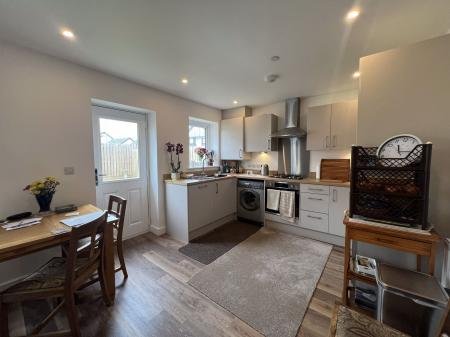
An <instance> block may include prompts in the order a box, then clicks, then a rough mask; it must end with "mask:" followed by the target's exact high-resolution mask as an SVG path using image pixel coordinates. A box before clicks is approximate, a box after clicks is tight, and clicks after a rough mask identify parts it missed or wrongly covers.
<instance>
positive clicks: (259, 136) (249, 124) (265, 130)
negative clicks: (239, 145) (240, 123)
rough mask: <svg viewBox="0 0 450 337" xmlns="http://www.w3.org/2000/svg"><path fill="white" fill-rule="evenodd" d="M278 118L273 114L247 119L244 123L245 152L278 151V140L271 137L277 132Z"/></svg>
mask: <svg viewBox="0 0 450 337" xmlns="http://www.w3.org/2000/svg"><path fill="white" fill-rule="evenodd" d="M277 120H278V117H277V116H275V115H273V114H265V115H258V116H252V117H246V118H245V121H244V125H245V128H244V139H245V152H268V151H277V150H278V140H277V139H276V138H273V139H272V138H271V137H270V135H271V134H272V133H274V132H276V131H277V128H278V122H277Z"/></svg>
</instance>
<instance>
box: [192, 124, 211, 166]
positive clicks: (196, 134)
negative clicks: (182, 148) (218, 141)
mask: <svg viewBox="0 0 450 337" xmlns="http://www.w3.org/2000/svg"><path fill="white" fill-rule="evenodd" d="M209 140H210V124H209V123H207V122H203V121H200V120H197V119H194V118H189V167H190V168H196V167H202V161H201V159H200V158H199V157H198V156H197V154H196V153H195V149H196V148H197V147H204V148H206V149H208V151H210V150H211V149H210V141H209ZM205 164H206V163H205Z"/></svg>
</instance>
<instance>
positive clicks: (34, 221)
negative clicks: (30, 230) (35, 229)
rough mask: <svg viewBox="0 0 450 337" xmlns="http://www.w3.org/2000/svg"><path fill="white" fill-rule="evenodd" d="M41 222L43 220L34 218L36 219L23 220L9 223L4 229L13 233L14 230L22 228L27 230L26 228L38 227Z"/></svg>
mask: <svg viewBox="0 0 450 337" xmlns="http://www.w3.org/2000/svg"><path fill="white" fill-rule="evenodd" d="M41 220H42V218H39V217H34V218H28V219H23V220H20V221H14V222H8V223H6V224H5V225H3V226H2V228H3V229H5V230H7V231H11V230H14V229H20V228H25V227H30V226H33V225H36V224H38V223H41Z"/></svg>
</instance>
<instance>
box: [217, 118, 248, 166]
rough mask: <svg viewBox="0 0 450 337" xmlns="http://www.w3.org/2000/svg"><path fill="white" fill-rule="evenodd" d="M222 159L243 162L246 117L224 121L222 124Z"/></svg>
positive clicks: (244, 156) (246, 156)
mask: <svg viewBox="0 0 450 337" xmlns="http://www.w3.org/2000/svg"><path fill="white" fill-rule="evenodd" d="M220 158H221V159H222V160H243V159H247V158H248V155H246V154H245V153H244V117H237V118H230V119H223V120H222V121H221V122H220Z"/></svg>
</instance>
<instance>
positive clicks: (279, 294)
mask: <svg viewBox="0 0 450 337" xmlns="http://www.w3.org/2000/svg"><path fill="white" fill-rule="evenodd" d="M331 249H332V246H331V245H328V244H325V243H321V242H318V241H313V240H310V239H306V238H302V237H298V236H294V235H290V234H284V233H279V232H275V231H271V230H267V229H262V230H260V231H258V232H257V233H256V234H254V235H252V236H251V237H249V238H248V239H247V240H245V241H243V242H241V243H240V244H239V245H237V246H236V247H234V248H233V249H232V250H230V251H229V252H227V253H226V254H224V255H222V256H221V257H220V258H218V259H217V260H216V261H214V262H213V263H211V264H210V265H208V266H206V267H205V268H203V269H202V270H201V271H200V272H199V273H197V274H196V275H194V276H193V277H192V278H191V279H190V281H189V284H190V285H192V286H193V287H194V288H196V289H197V290H199V291H200V292H202V293H203V294H205V295H206V296H207V297H209V298H210V299H211V300H213V301H214V302H216V303H217V304H219V305H220V306H222V307H223V308H225V309H227V310H229V311H230V312H231V313H233V314H234V315H235V316H237V317H239V318H240V319H241V320H243V321H244V322H246V323H247V324H249V325H250V326H252V327H253V328H254V329H256V330H257V331H259V332H260V333H262V334H263V335H265V336H267V337H295V336H296V334H297V331H298V329H299V327H300V325H301V323H302V321H303V316H304V315H305V312H306V309H307V308H308V304H309V301H310V299H311V297H312V295H313V293H314V290H315V288H316V285H317V282H318V281H319V279H320V276H321V274H322V271H323V269H324V267H325V264H326V262H327V259H328V255H329V254H330V252H331Z"/></svg>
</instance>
